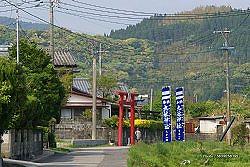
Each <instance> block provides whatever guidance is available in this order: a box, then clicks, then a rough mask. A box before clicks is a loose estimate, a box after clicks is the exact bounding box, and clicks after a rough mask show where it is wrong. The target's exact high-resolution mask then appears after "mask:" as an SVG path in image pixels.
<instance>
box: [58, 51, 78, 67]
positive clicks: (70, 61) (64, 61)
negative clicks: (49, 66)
mask: <svg viewBox="0 0 250 167" xmlns="http://www.w3.org/2000/svg"><path fill="white" fill-rule="evenodd" d="M54 65H55V66H60V67H61V66H66V67H76V66H77V65H76V62H75V59H74V57H73V56H72V55H71V54H70V53H69V52H65V51H57V52H55V54H54Z"/></svg>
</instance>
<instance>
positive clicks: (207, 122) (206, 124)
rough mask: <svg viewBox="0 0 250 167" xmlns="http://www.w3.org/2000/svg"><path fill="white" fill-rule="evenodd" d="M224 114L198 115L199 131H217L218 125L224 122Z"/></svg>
mask: <svg viewBox="0 0 250 167" xmlns="http://www.w3.org/2000/svg"><path fill="white" fill-rule="evenodd" d="M223 118H224V116H211V117H199V121H200V133H217V132H218V130H217V129H218V126H222V125H224V124H225V122H224V119H223Z"/></svg>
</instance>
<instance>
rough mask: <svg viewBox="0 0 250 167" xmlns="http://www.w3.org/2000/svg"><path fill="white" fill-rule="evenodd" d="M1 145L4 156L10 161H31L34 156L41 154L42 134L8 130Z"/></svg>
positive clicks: (32, 131) (39, 132)
mask: <svg viewBox="0 0 250 167" xmlns="http://www.w3.org/2000/svg"><path fill="white" fill-rule="evenodd" d="M5 138H8V140H5V141H4V143H3V144H2V153H3V155H4V156H6V157H8V158H12V159H22V160H26V159H31V158H32V157H34V156H35V155H39V154H42V151H43V141H42V132H41V131H34V130H9V131H8V132H7V134H5Z"/></svg>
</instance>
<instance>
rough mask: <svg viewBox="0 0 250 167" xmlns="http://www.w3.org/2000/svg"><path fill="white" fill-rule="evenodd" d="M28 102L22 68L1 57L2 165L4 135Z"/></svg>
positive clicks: (0, 116) (0, 119) (0, 131)
mask: <svg viewBox="0 0 250 167" xmlns="http://www.w3.org/2000/svg"><path fill="white" fill-rule="evenodd" d="M25 100H26V91H25V78H24V75H23V71H22V68H21V66H19V65H17V64H16V63H15V62H14V61H11V60H9V59H7V58H4V57H0V161H1V162H0V164H1V163H2V160H1V143H2V142H3V141H2V135H3V133H4V131H5V130H6V129H8V128H9V127H10V126H11V124H12V123H13V122H14V121H15V115H18V114H20V113H21V111H22V108H23V104H24V102H25Z"/></svg>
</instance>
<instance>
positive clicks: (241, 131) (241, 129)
mask: <svg viewBox="0 0 250 167" xmlns="http://www.w3.org/2000/svg"><path fill="white" fill-rule="evenodd" d="M248 134H249V129H248V128H247V127H246V124H245V123H243V122H242V123H240V124H239V125H237V126H235V127H233V129H232V135H233V145H240V146H241V147H243V146H244V145H245V144H246V136H247V135H248Z"/></svg>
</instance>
